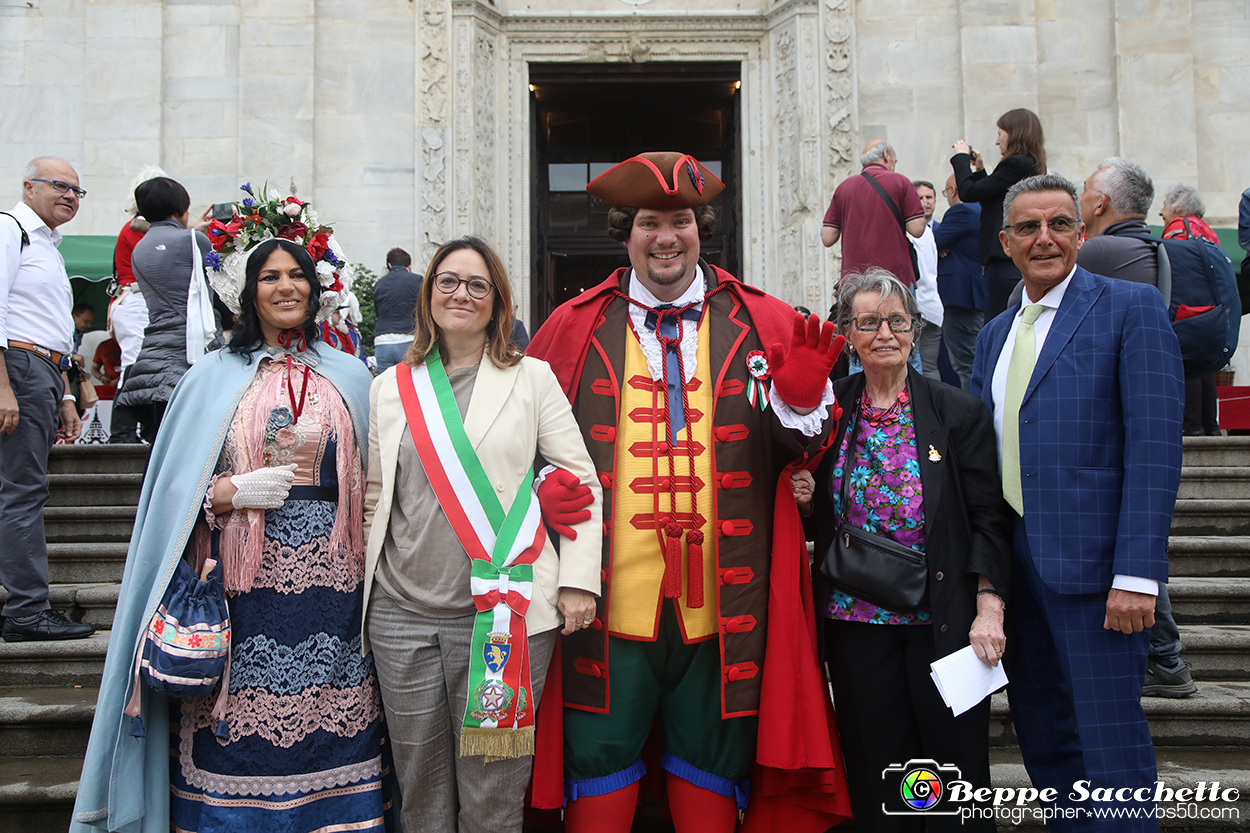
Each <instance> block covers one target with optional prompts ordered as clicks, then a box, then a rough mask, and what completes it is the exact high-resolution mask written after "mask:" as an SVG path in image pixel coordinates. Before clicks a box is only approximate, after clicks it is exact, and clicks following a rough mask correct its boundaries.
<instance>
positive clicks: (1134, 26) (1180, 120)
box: [1115, 0, 1198, 219]
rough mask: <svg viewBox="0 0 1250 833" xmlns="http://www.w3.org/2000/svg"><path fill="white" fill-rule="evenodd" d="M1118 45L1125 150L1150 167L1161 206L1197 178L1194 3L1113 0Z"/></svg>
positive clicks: (1122, 151) (1186, 0)
mask: <svg viewBox="0 0 1250 833" xmlns="http://www.w3.org/2000/svg"><path fill="white" fill-rule="evenodd" d="M1115 46H1116V83H1117V86H1118V92H1119V96H1118V100H1119V116H1120V125H1119V127H1120V153H1119V155H1120V156H1126V157H1128V158H1129V159H1132V160H1134V161H1135V162H1140V163H1141V164H1142V165H1143V166H1145V168H1146V170H1147V171H1149V172H1150V176H1151V178H1152V179H1153V180H1154V183H1155V203H1154V206H1153V208H1154V210H1155V211H1158V209H1159V207H1160V206H1161V203H1162V199H1161V198H1162V195H1163V193H1164V192H1165V191H1166V190H1167V189H1168V188H1169V187H1171V186H1172V185H1175V184H1176V183H1178V182H1181V181H1184V182H1188V183H1190V184H1196V183H1197V179H1198V136H1197V119H1196V116H1195V110H1194V52H1193V49H1194V45H1193V23H1192V10H1191V8H1190V2H1189V0H1146V2H1141V0H1115ZM1152 219H1154V218H1152Z"/></svg>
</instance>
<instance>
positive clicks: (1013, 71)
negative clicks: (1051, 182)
mask: <svg viewBox="0 0 1250 833" xmlns="http://www.w3.org/2000/svg"><path fill="white" fill-rule="evenodd" d="M1034 6H1035V4H1034V0H1008V2H1004V3H1000V2H996V0H960V2H959V15H960V20H961V21H962V24H963V25H962V27H961V29H960V60H961V62H962V68H963V108H964V131H965V134H964V138H966V139H967V140H968V142H969V143H970V144H971V145H972V146H973V148H974V149H975V150H978V151H980V152H981V154H982V155H983V156H984V157H985V159H986V163H987V166H991V165H992V164H993V162H992V160H994V158H995V155H996V154H995V148H994V137H995V136H996V135H997V127H996V126H995V122H997V121H998V117H999V116H1001V115H1002V114H1003V113H1005V112H1007V111H1008V110H1014V109H1015V108H1017V107H1027V108H1028V109H1030V110H1032V111H1033V112H1035V113H1036V112H1037V110H1038V103H1037V99H1038V97H1037V15H1036V10H1035V8H1034Z"/></svg>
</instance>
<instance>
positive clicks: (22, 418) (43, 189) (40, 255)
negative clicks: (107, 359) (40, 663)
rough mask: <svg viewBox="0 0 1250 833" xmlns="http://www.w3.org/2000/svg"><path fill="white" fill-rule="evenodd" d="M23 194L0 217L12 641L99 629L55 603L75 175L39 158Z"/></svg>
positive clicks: (7, 620) (0, 575) (0, 458)
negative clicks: (58, 447) (66, 256)
mask: <svg viewBox="0 0 1250 833" xmlns="http://www.w3.org/2000/svg"><path fill="white" fill-rule="evenodd" d="M22 187H23V191H24V196H23V199H22V201H21V202H19V203H18V204H17V205H16V206H14V207H13V209H12V210H10V211H8V212H4V213H5V214H7V216H5V217H0V345H2V346H3V349H0V530H4V536H5V541H4V546H3V547H0V581H2V582H3V584H4V588H5V590H7V591H8V598H7V599H6V600H5V603H4V625H3V629H2V631H3V636H4V641H5V642H26V641H32V640H45V639H81V638H83V637H86V636H90V635H91V634H92V633H94V632H95V629H94V628H92V627H91V626H90V625H83V624H79V623H76V622H70V621H69V620H68V619H66V618H65V617H64V616H63V615H61V613H59V612H58V611H55V610H50V609H49V605H48V546H47V542H46V540H45V538H44V530H43V507H44V505H45V504H46V503H47V502H48V454H49V453H50V452H51V450H52V445H53V443H55V442H56V440H57V438H58V437H59V438H63V439H66V440H69V441H73V440H75V439H77V438H78V433H79V431H80V430H81V428H82V425H81V423H80V422H79V419H78V409H77V407H76V404H75V402H74V397H73V396H72V395H71V394H70V393H69V382H68V380H67V379H66V375H65V371H66V370H68V369H69V364H70V358H69V357H70V354H71V353H72V352H73V349H74V321H73V318H72V317H71V315H70V310H71V309H72V307H73V302H74V298H73V292H72V290H71V289H70V284H69V277H68V276H67V275H66V274H65V261H64V260H63V259H62V258H61V253H60V252H59V251H57V247H58V246H59V245H60V244H61V233H60V232H59V231H57V230H56V228H57V226H60V225H62V224H64V223H67V222H69V221H70V220H72V219H74V215H76V214H77V213H78V206H79V200H80V199H81V198H82V197H83V196H84V195H85V194H86V192H85V191H83V190H82V189H81V188H79V187H78V174H77V172H76V171H75V170H74V169H73V168H72V167H71V166H70V164H69V163H68V162H65V161H64V160H61V159H53V158H51V157H47V158H42V159H35V160H34V161H32V162H31V163H30V164H29V165H28V166H27V167H26V172H25V177H24V181H23V183H22Z"/></svg>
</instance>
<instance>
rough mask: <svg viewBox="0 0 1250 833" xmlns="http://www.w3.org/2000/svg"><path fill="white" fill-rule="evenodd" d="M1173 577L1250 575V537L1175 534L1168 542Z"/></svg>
mask: <svg viewBox="0 0 1250 833" xmlns="http://www.w3.org/2000/svg"><path fill="white" fill-rule="evenodd" d="M1168 573H1169V574H1170V575H1173V576H1190V577H1207V578H1214V577H1216V576H1250V537H1244V536H1231V535H1230V536H1227V537H1219V536H1200V535H1194V536H1188V535H1174V536H1172V537H1171V538H1169V539H1168Z"/></svg>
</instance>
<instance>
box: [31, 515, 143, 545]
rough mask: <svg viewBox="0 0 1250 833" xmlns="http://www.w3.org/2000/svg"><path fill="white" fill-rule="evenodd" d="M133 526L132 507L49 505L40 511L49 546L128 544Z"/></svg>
mask: <svg viewBox="0 0 1250 833" xmlns="http://www.w3.org/2000/svg"><path fill="white" fill-rule="evenodd" d="M134 527H135V507H134V506H49V507H48V508H47V509H45V510H44V511H43V528H44V533H45V534H46V535H47V538H48V541H49V543H58V544H63V543H110V542H123V541H129V540H130V533H131V532H133V531H134Z"/></svg>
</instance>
